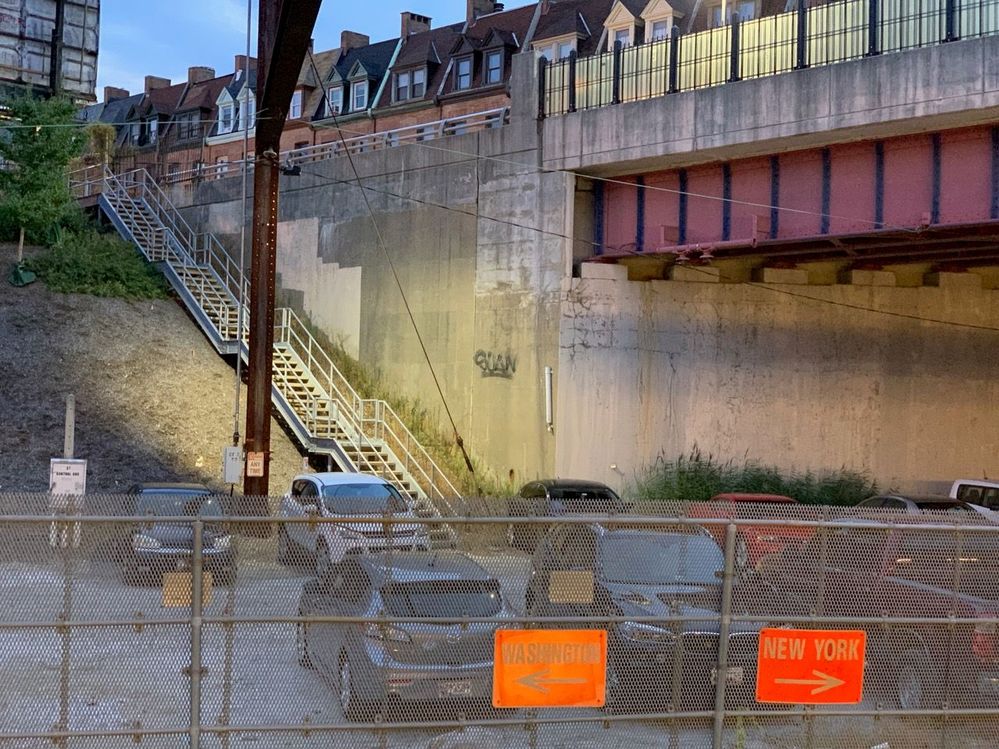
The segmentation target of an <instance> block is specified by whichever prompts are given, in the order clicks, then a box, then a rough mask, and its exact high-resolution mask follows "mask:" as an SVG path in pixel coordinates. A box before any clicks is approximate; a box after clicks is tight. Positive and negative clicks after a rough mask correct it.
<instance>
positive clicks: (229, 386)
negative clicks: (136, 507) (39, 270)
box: [0, 247, 302, 494]
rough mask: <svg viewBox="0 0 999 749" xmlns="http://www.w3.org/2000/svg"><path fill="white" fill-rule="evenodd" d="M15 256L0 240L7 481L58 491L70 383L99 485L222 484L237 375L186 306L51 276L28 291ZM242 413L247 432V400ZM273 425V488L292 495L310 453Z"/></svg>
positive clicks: (0, 460) (1, 406)
mask: <svg viewBox="0 0 999 749" xmlns="http://www.w3.org/2000/svg"><path fill="white" fill-rule="evenodd" d="M12 256H13V254H12V252H11V251H10V248H8V247H0V271H2V276H0V491H45V490H46V489H47V487H48V470H49V458H52V457H59V456H61V454H62V448H63V421H64V414H65V398H66V395H67V394H68V393H73V394H74V395H75V396H76V404H77V406H76V457H78V458H86V459H87V461H88V466H87V468H88V476H87V489H88V492H96V491H110V492H113V491H115V490H121V489H124V488H126V487H127V486H128V485H129V484H130V483H132V482H134V481H150V480H173V481H200V482H204V483H208V484H211V485H213V486H217V487H220V488H221V453H222V448H223V447H224V446H225V445H227V444H230V442H231V439H232V431H233V399H234V395H235V392H234V387H235V382H234V376H235V375H234V371H233V368H232V367H231V366H230V365H229V364H227V363H226V362H225V361H224V360H223V359H222V358H221V357H219V356H218V355H217V354H216V353H215V350H214V349H213V348H212V347H211V345H210V344H209V343H208V341H207V340H206V339H205V337H204V336H203V335H202V334H201V332H200V330H199V329H198V328H197V326H196V325H195V324H194V322H192V321H191V319H190V318H189V317H188V316H187V314H186V313H185V312H184V310H183V309H182V308H181V307H180V306H179V305H178V304H177V303H176V302H175V301H173V300H166V301H155V302H148V301H147V302H126V301H122V300H118V299H98V298H95V297H89V296H81V295H65V294H54V293H52V292H50V291H48V290H47V289H46V288H45V286H44V285H43V284H42V283H40V282H39V283H35V284H33V285H31V286H28V287H25V288H21V289H17V288H14V287H12V286H10V285H9V284H8V283H7V281H6V276H7V271H8V269H9V258H11V257H12ZM243 399H244V400H243V405H244V406H245V388H243ZM240 422H241V423H240V431H242V430H243V428H244V425H245V411H244V410H243V407H241V419H240ZM271 434H272V450H273V459H272V467H271V486H270V492H271V494H281V493H283V492H284V491H286V490H287V487H288V485H289V481H290V479H291V477H292V476H293V475H294V474H295V473H297V472H299V471H300V469H301V466H302V458H301V456H300V455H299V453H298V450H297V448H296V447H295V445H293V444H292V443H291V441H290V440H289V439H288V437H287V436H286V435H285V433H284V432H283V431H282V430H281V428H280V426H278V424H277V423H276V422H272V427H271ZM238 488H239V487H237V489H238Z"/></svg>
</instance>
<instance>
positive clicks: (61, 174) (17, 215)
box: [0, 96, 86, 264]
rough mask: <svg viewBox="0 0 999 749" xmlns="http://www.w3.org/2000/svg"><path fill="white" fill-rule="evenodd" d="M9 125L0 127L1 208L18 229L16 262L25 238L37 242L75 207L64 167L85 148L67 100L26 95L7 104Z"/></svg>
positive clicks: (72, 107)
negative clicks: (0, 162)
mask: <svg viewBox="0 0 999 749" xmlns="http://www.w3.org/2000/svg"><path fill="white" fill-rule="evenodd" d="M6 110H7V111H6V114H7V115H8V117H9V118H10V121H9V123H8V124H7V125H5V126H0V159H3V168H2V169H0V208H2V209H3V210H4V211H5V212H6V213H7V215H9V216H11V217H12V219H13V221H14V222H15V225H16V226H18V227H19V229H20V231H19V235H18V242H17V262H18V264H20V263H21V262H22V261H23V258H24V239H25V236H30V237H33V238H35V239H40V238H42V237H44V236H45V235H46V232H48V230H49V229H50V228H51V227H52V226H53V225H55V224H56V223H57V222H58V221H59V220H60V219H61V218H62V217H63V216H64V215H66V213H67V211H68V209H69V208H70V207H71V206H72V204H73V194H72V192H71V191H70V189H69V182H68V180H67V174H66V167H67V165H68V164H69V162H70V161H71V160H72V159H73V158H75V157H76V156H78V155H79V154H80V153H81V152H82V150H83V147H84V145H85V144H86V135H85V133H84V132H83V130H82V129H81V128H80V127H79V123H78V122H77V121H76V119H75V117H74V115H75V113H76V108H75V107H74V106H73V104H72V103H71V102H70V101H68V100H66V99H47V100H46V99H35V98H32V97H30V96H24V97H21V98H18V99H15V100H13V101H11V102H8V103H7V105H6Z"/></svg>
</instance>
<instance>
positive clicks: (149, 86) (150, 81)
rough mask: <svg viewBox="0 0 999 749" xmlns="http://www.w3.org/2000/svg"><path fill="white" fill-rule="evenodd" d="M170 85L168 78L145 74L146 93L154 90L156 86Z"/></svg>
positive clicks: (166, 86) (167, 86)
mask: <svg viewBox="0 0 999 749" xmlns="http://www.w3.org/2000/svg"><path fill="white" fill-rule="evenodd" d="M170 86H171V83H170V79H169V78H158V77H156V76H155V75H147V76H146V93H147V94H148V93H150V92H151V91H155V90H156V89H158V88H169V87H170Z"/></svg>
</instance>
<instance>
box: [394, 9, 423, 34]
mask: <svg viewBox="0 0 999 749" xmlns="http://www.w3.org/2000/svg"><path fill="white" fill-rule="evenodd" d="M421 31H430V17H429V16H421V15H419V14H417V13H410V12H409V11H408V10H407V11H404V12H403V14H402V29H401V31H400V36H402V38H403V39H405V38H406V37H407V36H409V35H410V34H419V33H420V32H421Z"/></svg>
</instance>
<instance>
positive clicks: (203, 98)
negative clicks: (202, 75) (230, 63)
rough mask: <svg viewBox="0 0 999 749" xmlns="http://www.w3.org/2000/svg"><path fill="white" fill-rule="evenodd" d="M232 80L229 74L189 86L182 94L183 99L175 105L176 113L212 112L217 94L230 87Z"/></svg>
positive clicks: (231, 75)
mask: <svg viewBox="0 0 999 749" xmlns="http://www.w3.org/2000/svg"><path fill="white" fill-rule="evenodd" d="M232 79H233V74H232V73H229V74H227V75H222V76H219V77H217V78H211V79H209V80H207V81H201V82H199V83H195V84H193V85H191V86H190V87H189V88H188V89H187V92H186V93H185V94H184V98H183V99H182V100H181V102H180V104H178V105H177V111H178V112H186V111H188V110H191V109H208V110H213V111H214V109H215V102H216V101H217V100H218V98H219V94H221V93H222V91H223V90H224V89H225V88H226V87H227V86H229V85H230V83H231V82H232Z"/></svg>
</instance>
